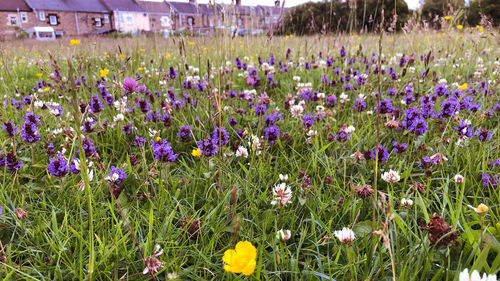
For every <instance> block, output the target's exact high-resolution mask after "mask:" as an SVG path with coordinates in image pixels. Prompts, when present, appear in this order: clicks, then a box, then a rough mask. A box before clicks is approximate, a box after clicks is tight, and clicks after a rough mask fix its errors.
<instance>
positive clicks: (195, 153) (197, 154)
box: [191, 148, 201, 157]
mask: <svg viewBox="0 0 500 281" xmlns="http://www.w3.org/2000/svg"><path fill="white" fill-rule="evenodd" d="M191 155H193V156H194V157H201V149H199V148H197V149H193V151H191Z"/></svg>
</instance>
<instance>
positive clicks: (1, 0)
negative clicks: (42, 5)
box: [0, 0, 31, 12]
mask: <svg viewBox="0 0 500 281" xmlns="http://www.w3.org/2000/svg"><path fill="white" fill-rule="evenodd" d="M17 9H19V11H23V12H29V11H31V8H30V7H29V6H28V5H27V4H26V2H24V0H0V11H17Z"/></svg>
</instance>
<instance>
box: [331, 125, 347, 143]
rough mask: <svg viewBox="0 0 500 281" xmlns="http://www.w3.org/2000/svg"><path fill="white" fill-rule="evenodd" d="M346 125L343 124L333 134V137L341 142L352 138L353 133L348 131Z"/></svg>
mask: <svg viewBox="0 0 500 281" xmlns="http://www.w3.org/2000/svg"><path fill="white" fill-rule="evenodd" d="M346 128H347V127H346V126H345V125H344V126H342V128H340V129H339V131H338V132H337V133H336V134H333V138H334V139H335V140H337V141H339V142H345V141H348V140H349V139H350V138H351V134H349V133H347V132H346Z"/></svg>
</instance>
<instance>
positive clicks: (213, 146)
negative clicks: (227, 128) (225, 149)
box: [198, 136, 219, 157]
mask: <svg viewBox="0 0 500 281" xmlns="http://www.w3.org/2000/svg"><path fill="white" fill-rule="evenodd" d="M198 148H199V149H200V150H201V153H202V154H203V155H205V156H207V157H210V156H214V155H215V154H217V149H218V148H219V146H218V145H217V141H215V140H214V139H212V138H211V137H210V136H207V137H206V138H204V139H203V140H202V141H199V142H198Z"/></svg>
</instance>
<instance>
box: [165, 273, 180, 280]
mask: <svg viewBox="0 0 500 281" xmlns="http://www.w3.org/2000/svg"><path fill="white" fill-rule="evenodd" d="M177 278H179V274H177V273H176V272H169V273H167V279H168V280H175V279H177Z"/></svg>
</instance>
